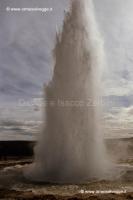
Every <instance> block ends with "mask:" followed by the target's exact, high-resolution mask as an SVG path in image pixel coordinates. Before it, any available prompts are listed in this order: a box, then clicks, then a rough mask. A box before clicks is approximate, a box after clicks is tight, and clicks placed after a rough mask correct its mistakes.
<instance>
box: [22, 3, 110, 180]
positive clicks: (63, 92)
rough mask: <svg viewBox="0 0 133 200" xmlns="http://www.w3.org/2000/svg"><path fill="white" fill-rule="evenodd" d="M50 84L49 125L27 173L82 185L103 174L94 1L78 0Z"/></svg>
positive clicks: (69, 16) (99, 55)
mask: <svg viewBox="0 0 133 200" xmlns="http://www.w3.org/2000/svg"><path fill="white" fill-rule="evenodd" d="M54 57H55V68H54V74H53V78H52V81H51V82H50V83H49V84H48V86H47V87H46V90H45V92H46V101H47V102H48V104H47V107H46V125H45V128H44V131H43V134H42V136H41V140H40V141H39V142H38V145H37V147H36V150H35V160H34V163H33V164H32V165H31V166H30V167H29V168H28V170H27V171H26V174H27V176H28V177H29V178H31V179H33V180H36V181H44V182H58V183H80V182H84V181H88V180H91V179H94V178H98V179H99V178H104V177H105V175H106V172H107V158H106V155H105V154H106V153H105V149H104V142H103V135H102V130H101V125H100V124H101V108H100V107H101V105H100V101H99V99H100V95H101V94H100V91H101V83H100V82H101V81H100V79H101V71H102V67H103V65H104V62H103V61H104V51H103V43H102V39H101V37H100V34H99V32H98V28H97V24H96V20H95V16H94V9H93V3H92V1H91V0H73V1H72V6H71V9H70V11H69V12H68V13H67V14H66V16H65V20H64V25H63V29H62V33H60V34H58V35H57V38H56V46H55V49H54Z"/></svg>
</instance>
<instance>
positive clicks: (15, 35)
mask: <svg viewBox="0 0 133 200" xmlns="http://www.w3.org/2000/svg"><path fill="white" fill-rule="evenodd" d="M94 4H95V13H96V17H97V22H98V24H99V29H100V31H101V33H102V35H103V38H104V41H105V52H106V60H107V65H106V69H105V72H104V83H105V86H106V87H105V91H104V95H105V97H106V99H110V100H111V101H112V99H113V103H111V106H110V107H111V108H109V111H108V110H107V115H106V117H105V118H107V119H108V121H110V123H115V122H116V121H117V122H118V123H120V121H119V120H121V121H122V122H123V121H124V123H127V121H130V124H129V123H128V127H129V128H130V129H132V128H133V127H132V122H133V120H132V114H133V105H132V100H133V66H132V64H133V12H132V11H133V1H132V0H126V1H125V0H100V1H99V0H94ZM68 5H69V0H0V104H1V105H2V104H3V102H4V103H5V102H7V104H8V103H9V102H18V101H19V100H20V99H31V98H34V97H40V95H41V94H42V90H43V84H45V83H47V82H48V80H49V79H50V78H51V76H52V69H53V65H52V57H51V51H52V49H53V48H54V38H55V33H56V30H58V29H60V28H61V24H62V22H63V17H64V10H65V9H66V8H68ZM6 7H20V8H22V7H52V8H53V11H52V12H48V13H44V14H42V13H41V12H25V13H22V12H9V11H8V12H7V11H6ZM114 108H115V109H114ZM116 108H117V109H116ZM127 119H128V120H127ZM126 120H127V121H126Z"/></svg>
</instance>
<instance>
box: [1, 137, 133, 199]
mask: <svg viewBox="0 0 133 200" xmlns="http://www.w3.org/2000/svg"><path fill="white" fill-rule="evenodd" d="M132 142H133V140H121V141H114V140H113V141H111V142H110V143H109V144H108V146H109V148H110V149H113V154H114V151H115V150H116V149H117V148H118V147H119V151H120V152H121V154H119V156H118V157H117V163H118V166H120V167H122V168H123V169H124V170H125V172H124V173H123V174H122V176H121V178H118V179H116V180H114V181H113V180H112V181H111V180H110V181H105V180H101V181H98V180H95V181H91V182H88V183H85V184H80V185H58V184H42V183H40V184H39V183H33V182H30V181H29V180H27V179H26V178H25V177H24V175H23V169H24V168H25V166H27V165H28V164H30V163H31V162H32V151H29V154H28V155H27V156H23V155H22V152H23V148H22V147H23V145H22V146H21V148H20V151H19V155H17V156H16V155H15V154H16V151H15V149H14V148H13V149H14V150H13V152H11V151H12V148H11V146H12V145H11V144H10V145H9V146H10V156H8V153H7V152H8V151H7V150H6V151H5V152H6V153H4V156H2V157H1V158H0V199H3V200H8V199H9V200H26V199H31V200H32V199H36V200H41V199H42V200H43V199H44V200H56V199H59V200H68V199H69V200H78V199H79V200H80V199H81V200H82V199H90V200H124V199H127V200H130V199H133V157H132V155H133V154H132V153H133V151H132V149H133V148H132V147H133V143H132ZM111 143H112V144H111ZM113 145H114V147H113V148H112V146H113ZM123 145H124V147H125V149H126V150H124V151H123V150H122V149H123ZM7 147H8V145H7V144H6V148H7ZM25 148H26V146H25V145H24V149H25ZM109 148H108V149H109ZM120 148H121V150H120ZM1 149H2V150H3V149H4V145H3V144H2V147H1ZM25 150H26V149H25ZM27 152H28V151H27ZM17 154H18V152H17ZM1 155H3V154H2V152H1ZM115 155H116V153H115Z"/></svg>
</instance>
